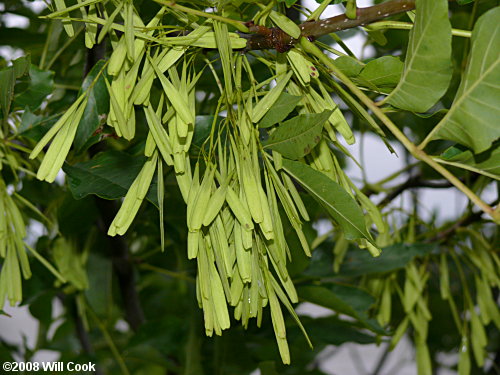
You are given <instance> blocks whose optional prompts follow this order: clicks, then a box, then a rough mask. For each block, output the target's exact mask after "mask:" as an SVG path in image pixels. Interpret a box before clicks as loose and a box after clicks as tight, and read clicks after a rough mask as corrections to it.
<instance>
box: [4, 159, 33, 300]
mask: <svg viewBox="0 0 500 375" xmlns="http://www.w3.org/2000/svg"><path fill="white" fill-rule="evenodd" d="M0 165H1V164H0ZM25 236H26V224H25V223H24V220H23V217H22V215H21V212H20V211H19V209H18V208H17V205H16V204H15V202H14V200H13V199H12V197H11V196H10V195H9V193H8V192H7V186H5V182H4V180H3V179H1V178H0V258H3V261H2V270H1V271H2V272H0V301H2V304H3V301H5V298H7V299H8V300H9V302H10V304H11V305H14V304H15V303H16V302H19V301H21V300H22V298H23V294H22V286H21V274H22V276H23V277H24V278H25V279H28V278H30V277H31V270H30V265H29V262H28V256H27V255H26V250H25V246H24V237H25Z"/></svg>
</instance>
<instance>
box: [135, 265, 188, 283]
mask: <svg viewBox="0 0 500 375" xmlns="http://www.w3.org/2000/svg"><path fill="white" fill-rule="evenodd" d="M139 268H140V269H144V270H148V271H154V272H157V273H161V274H163V275H166V276H170V277H172V278H175V279H179V280H184V281H189V282H190V283H194V282H195V280H194V279H193V278H192V277H189V276H187V275H186V274H184V273H183V272H175V271H170V270H167V269H165V268H161V267H156V266H153V265H151V264H147V263H142V264H141V265H139Z"/></svg>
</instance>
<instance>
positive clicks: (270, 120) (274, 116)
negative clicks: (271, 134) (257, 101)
mask: <svg viewBox="0 0 500 375" xmlns="http://www.w3.org/2000/svg"><path fill="white" fill-rule="evenodd" d="M301 99H302V98H301V97H300V96H295V95H290V94H288V93H287V92H282V93H281V94H280V96H279V97H278V100H276V102H275V103H274V104H273V106H272V107H271V109H270V110H269V111H268V112H267V113H266V114H265V115H264V117H263V118H262V120H260V122H259V128H268V127H270V126H273V125H274V124H277V123H278V122H280V121H283V120H284V119H285V118H286V116H288V115H289V114H290V112H292V111H293V110H294V108H295V106H296V105H297V104H298V103H299V102H300V100H301Z"/></svg>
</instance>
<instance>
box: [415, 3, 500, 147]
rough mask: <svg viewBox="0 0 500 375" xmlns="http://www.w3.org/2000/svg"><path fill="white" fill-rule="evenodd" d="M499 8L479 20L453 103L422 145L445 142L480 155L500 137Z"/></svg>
mask: <svg viewBox="0 0 500 375" xmlns="http://www.w3.org/2000/svg"><path fill="white" fill-rule="evenodd" d="M499 19H500V8H499V7H496V8H494V9H491V10H490V11H489V12H487V13H485V14H484V15H483V16H481V17H480V18H479V20H478V21H477V24H476V26H475V27H474V30H473V32H472V39H471V41H472V50H471V53H470V57H469V62H468V64H467V69H466V70H465V72H464V75H463V78H462V82H461V84H460V87H459V89H458V92H457V96H456V97H455V101H454V103H453V105H452V107H451V109H450V111H449V112H448V114H447V115H446V116H445V118H444V119H443V120H442V121H441V122H440V123H439V124H438V125H437V126H436V127H435V128H434V129H433V130H432V132H431V133H430V134H429V136H428V137H427V138H426V140H425V141H424V144H426V143H427V141H429V140H432V139H447V140H452V141H455V142H458V143H460V144H462V145H464V146H467V147H469V148H471V149H473V150H474V152H475V153H479V152H482V151H485V150H486V149H488V148H489V147H490V145H491V143H492V142H493V141H495V140H496V139H498V138H499V137H500V126H499V125H498V119H499V118H500V106H499V105H498V98H499V97H500V84H499V83H500V49H499V47H498V46H499V45H500V22H499Z"/></svg>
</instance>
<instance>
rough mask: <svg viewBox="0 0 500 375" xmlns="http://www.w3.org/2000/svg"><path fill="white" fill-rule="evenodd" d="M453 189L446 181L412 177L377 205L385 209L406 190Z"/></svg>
mask: <svg viewBox="0 0 500 375" xmlns="http://www.w3.org/2000/svg"><path fill="white" fill-rule="evenodd" d="M450 187H453V185H452V184H451V183H450V182H448V181H429V180H424V179H422V177H420V176H412V177H410V178H408V180H406V181H405V182H404V183H402V184H401V185H399V186H397V187H395V188H394V190H392V191H391V192H389V193H388V194H387V195H386V196H385V198H384V199H382V201H380V203H379V204H378V206H379V207H385V206H387V205H388V204H389V203H391V202H392V201H393V200H394V199H395V198H396V197H398V196H399V195H400V194H401V193H403V192H405V191H406V190H408V189H413V188H433V189H446V188H450Z"/></svg>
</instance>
